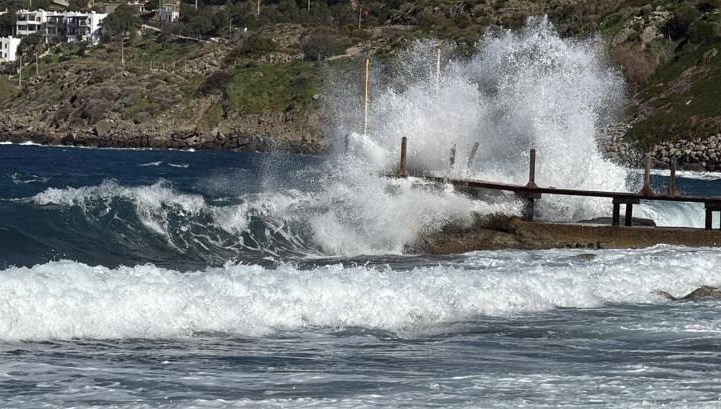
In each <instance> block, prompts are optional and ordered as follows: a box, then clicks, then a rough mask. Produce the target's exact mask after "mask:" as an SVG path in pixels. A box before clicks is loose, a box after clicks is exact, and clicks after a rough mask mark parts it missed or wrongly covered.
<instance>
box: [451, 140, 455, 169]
mask: <svg viewBox="0 0 721 409" xmlns="http://www.w3.org/2000/svg"><path fill="white" fill-rule="evenodd" d="M450 162H451V169H453V166H455V165H456V144H455V143H454V144H453V146H452V147H451V157H450Z"/></svg>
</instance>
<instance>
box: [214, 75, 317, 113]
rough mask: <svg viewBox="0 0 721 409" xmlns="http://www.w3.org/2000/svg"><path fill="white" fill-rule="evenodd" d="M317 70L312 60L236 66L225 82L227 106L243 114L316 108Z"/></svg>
mask: <svg viewBox="0 0 721 409" xmlns="http://www.w3.org/2000/svg"><path fill="white" fill-rule="evenodd" d="M317 73H318V70H317V69H315V67H314V66H313V64H311V63H293V64H273V65H257V66H254V65H248V66H245V67H238V68H236V69H235V70H233V72H232V74H230V79H229V81H228V82H226V83H225V86H224V89H223V95H224V97H225V98H226V100H227V103H228V104H229V106H228V108H229V109H231V110H233V111H238V112H242V113H262V112H264V111H276V112H278V111H280V112H283V111H292V110H308V109H311V108H317V106H316V105H315V100H314V99H313V96H314V95H315V94H316V93H317V92H319V89H320V79H319V78H318V74H317Z"/></svg>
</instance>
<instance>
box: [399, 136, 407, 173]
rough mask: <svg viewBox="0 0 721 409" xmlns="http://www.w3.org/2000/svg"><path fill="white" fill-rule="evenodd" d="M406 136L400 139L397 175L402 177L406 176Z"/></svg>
mask: <svg viewBox="0 0 721 409" xmlns="http://www.w3.org/2000/svg"><path fill="white" fill-rule="evenodd" d="M407 153H408V138H406V137H405V136H404V137H403V138H402V139H401V164H400V166H399V167H398V176H400V177H402V178H407V177H408V158H407Z"/></svg>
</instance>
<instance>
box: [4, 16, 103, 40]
mask: <svg viewBox="0 0 721 409" xmlns="http://www.w3.org/2000/svg"><path fill="white" fill-rule="evenodd" d="M105 17H107V14H105V13H96V12H94V11H91V12H90V13H81V12H77V11H45V10H42V9H40V10H32V11H31V10H18V12H17V21H16V29H17V30H16V33H17V36H18V37H23V36H28V35H30V34H35V33H41V34H42V35H43V36H44V37H45V39H46V41H66V42H69V43H70V42H74V41H85V40H87V41H91V42H93V43H95V44H97V43H99V42H100V34H101V29H100V22H101V21H103V19H104V18H105Z"/></svg>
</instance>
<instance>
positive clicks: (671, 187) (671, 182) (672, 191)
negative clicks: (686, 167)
mask: <svg viewBox="0 0 721 409" xmlns="http://www.w3.org/2000/svg"><path fill="white" fill-rule="evenodd" d="M668 195H669V196H676V195H678V192H677V191H676V158H673V159H671V175H670V176H669V178H668Z"/></svg>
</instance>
